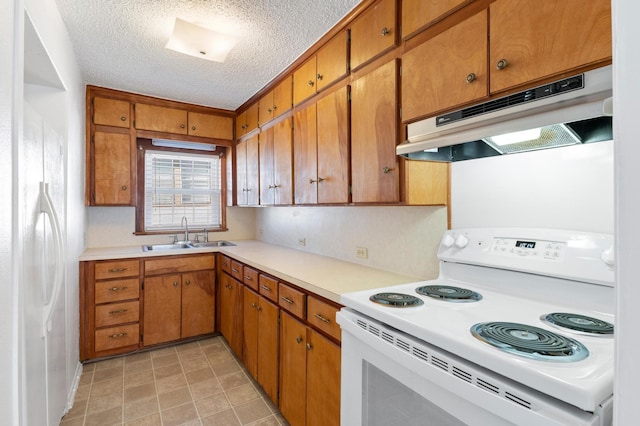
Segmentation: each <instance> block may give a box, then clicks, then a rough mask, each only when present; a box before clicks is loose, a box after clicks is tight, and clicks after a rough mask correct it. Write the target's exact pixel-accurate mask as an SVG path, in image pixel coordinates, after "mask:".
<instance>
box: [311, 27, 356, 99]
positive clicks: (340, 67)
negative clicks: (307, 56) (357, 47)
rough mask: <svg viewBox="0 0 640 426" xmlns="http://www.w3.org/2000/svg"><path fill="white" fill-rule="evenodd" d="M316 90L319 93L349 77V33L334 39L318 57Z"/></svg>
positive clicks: (323, 48)
mask: <svg viewBox="0 0 640 426" xmlns="http://www.w3.org/2000/svg"><path fill="white" fill-rule="evenodd" d="M316 61H317V63H316V85H317V88H316V90H317V91H318V92H319V91H321V90H322V89H324V88H325V87H327V86H329V85H330V84H331V83H333V82H334V81H336V80H338V79H340V78H342V77H344V76H346V75H347V72H348V71H349V69H348V68H347V31H342V32H341V33H340V34H338V35H337V36H335V37H334V38H332V39H331V40H330V41H329V42H328V43H327V44H326V45H324V46H323V47H322V48H321V49H320V50H319V51H318V54H317V55H316Z"/></svg>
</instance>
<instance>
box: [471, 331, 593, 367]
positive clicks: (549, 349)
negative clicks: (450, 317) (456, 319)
mask: <svg viewBox="0 0 640 426" xmlns="http://www.w3.org/2000/svg"><path fill="white" fill-rule="evenodd" d="M471 334H472V335H473V336H474V337H475V338H477V339H479V340H480V341H482V342H485V343H488V344H490V345H492V346H495V347H496V348H498V349H500V350H502V351H504V352H508V353H511V354H515V355H520V356H523V357H526V358H531V359H535V360H544V361H556V362H573V361H580V360H582V359H585V358H586V357H587V356H589V351H588V350H587V348H586V347H585V346H584V345H583V344H582V343H580V342H578V341H577V340H573V339H570V338H568V337H564V336H561V335H559V334H556V333H554V332H552V331H548V330H544V329H542V328H538V327H534V326H530V325H526V324H518V323H512V322H484V323H479V324H476V325H474V326H473V327H471Z"/></svg>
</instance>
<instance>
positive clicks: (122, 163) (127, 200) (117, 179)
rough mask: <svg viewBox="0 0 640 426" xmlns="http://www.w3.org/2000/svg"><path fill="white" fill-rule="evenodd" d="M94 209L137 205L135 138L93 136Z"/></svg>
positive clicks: (98, 133)
mask: <svg viewBox="0 0 640 426" xmlns="http://www.w3.org/2000/svg"><path fill="white" fill-rule="evenodd" d="M92 167H93V194H92V195H93V196H92V197H91V198H92V199H91V201H92V203H91V204H92V205H134V201H133V200H134V199H135V198H134V197H133V193H132V184H133V176H132V168H131V137H130V136H129V134H128V133H107V132H98V131H96V132H95V133H94V135H93V161H92Z"/></svg>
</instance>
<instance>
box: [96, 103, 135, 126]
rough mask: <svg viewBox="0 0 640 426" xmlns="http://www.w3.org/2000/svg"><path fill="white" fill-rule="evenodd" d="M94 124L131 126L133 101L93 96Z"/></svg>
mask: <svg viewBox="0 0 640 426" xmlns="http://www.w3.org/2000/svg"><path fill="white" fill-rule="evenodd" d="M93 124H98V125H102V126H113V127H125V128H129V127H131V103H130V102H128V101H121V100H118V99H108V98H101V97H98V96H96V97H95V98H93Z"/></svg>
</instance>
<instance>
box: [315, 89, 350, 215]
mask: <svg viewBox="0 0 640 426" xmlns="http://www.w3.org/2000/svg"><path fill="white" fill-rule="evenodd" d="M316 115H317V118H316V120H317V131H318V135H317V144H318V148H317V160H318V173H317V180H318V183H317V187H318V203H322V204H325V203H348V202H349V177H350V176H351V174H350V173H349V172H350V168H349V167H350V157H349V87H348V86H345V87H343V88H341V89H340V90H337V91H335V92H333V93H332V94H330V95H329V96H326V97H324V98H322V99H320V100H319V101H318V103H317V111H316Z"/></svg>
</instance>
